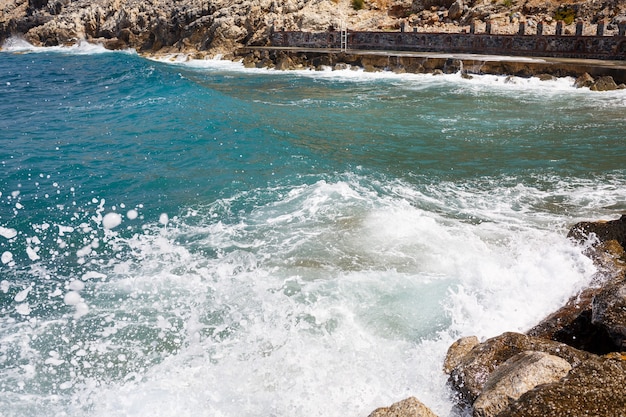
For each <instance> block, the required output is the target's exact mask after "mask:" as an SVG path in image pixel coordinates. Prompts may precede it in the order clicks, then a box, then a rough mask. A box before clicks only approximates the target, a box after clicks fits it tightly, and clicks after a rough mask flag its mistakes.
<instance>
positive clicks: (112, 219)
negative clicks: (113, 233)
mask: <svg viewBox="0 0 626 417" xmlns="http://www.w3.org/2000/svg"><path fill="white" fill-rule="evenodd" d="M120 224H122V215H121V214H119V213H115V212H111V213H107V214H105V215H104V217H103V218H102V226H103V227H104V228H105V229H114V228H116V227H117V226H119V225H120Z"/></svg>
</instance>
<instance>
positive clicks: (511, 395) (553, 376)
mask: <svg viewBox="0 0 626 417" xmlns="http://www.w3.org/2000/svg"><path fill="white" fill-rule="evenodd" d="M571 369H572V366H571V365H570V364H569V362H567V361H566V360H564V359H562V358H559V357H558V356H554V355H549V354H547V353H543V352H532V351H526V352H522V353H518V354H517V355H515V356H513V357H512V358H510V359H509V360H507V361H506V362H504V363H503V364H502V365H500V366H498V368H496V370H495V371H494V372H493V373H492V374H491V375H489V378H487V381H486V382H485V387H484V389H483V391H482V392H481V394H480V395H479V396H478V398H477V399H476V401H475V402H474V416H475V417H495V416H496V415H497V414H498V413H499V412H501V411H502V410H504V409H505V408H507V407H508V406H509V403H511V402H512V401H515V400H517V399H518V398H519V397H520V396H521V395H522V394H524V393H526V392H528V391H530V390H531V389H533V388H535V387H536V386H537V385H541V384H547V383H550V382H556V381H559V380H560V379H561V378H563V377H564V376H565V375H567V373H568V372H569V371H570V370H571Z"/></svg>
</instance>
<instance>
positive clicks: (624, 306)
mask: <svg viewBox="0 0 626 417" xmlns="http://www.w3.org/2000/svg"><path fill="white" fill-rule="evenodd" d="M591 323H592V324H593V325H595V326H598V327H600V328H602V329H604V330H605V331H606V332H607V334H608V335H609V337H610V338H611V340H612V341H613V343H614V345H615V347H616V350H626V282H624V281H621V282H613V283H610V284H608V285H606V286H604V287H603V288H602V290H601V291H600V292H598V293H597V294H596V295H595V296H594V298H593V302H592V317H591Z"/></svg>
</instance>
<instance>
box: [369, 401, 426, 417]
mask: <svg viewBox="0 0 626 417" xmlns="http://www.w3.org/2000/svg"><path fill="white" fill-rule="evenodd" d="M368 417H437V415H436V414H435V413H433V412H432V411H431V410H430V409H429V408H428V407H426V406H425V405H424V404H422V403H421V402H420V401H419V400H417V399H416V398H415V397H409V398H407V399H405V400H402V401H399V402H397V403H394V404H392V405H391V406H390V407H381V408H377V409H376V410H374V411H373V412H372V413H371V414H370V415H369V416H368Z"/></svg>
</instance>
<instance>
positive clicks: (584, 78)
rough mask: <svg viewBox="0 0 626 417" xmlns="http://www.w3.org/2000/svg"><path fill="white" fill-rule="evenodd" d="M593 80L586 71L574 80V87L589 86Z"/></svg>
mask: <svg viewBox="0 0 626 417" xmlns="http://www.w3.org/2000/svg"><path fill="white" fill-rule="evenodd" d="M594 82H595V80H594V79H593V77H592V76H591V75H589V74H588V73H584V74H583V75H581V76H579V77H578V78H576V81H574V87H576V88H583V87H587V88H589V87H591V86H592V85H593V83H594Z"/></svg>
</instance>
